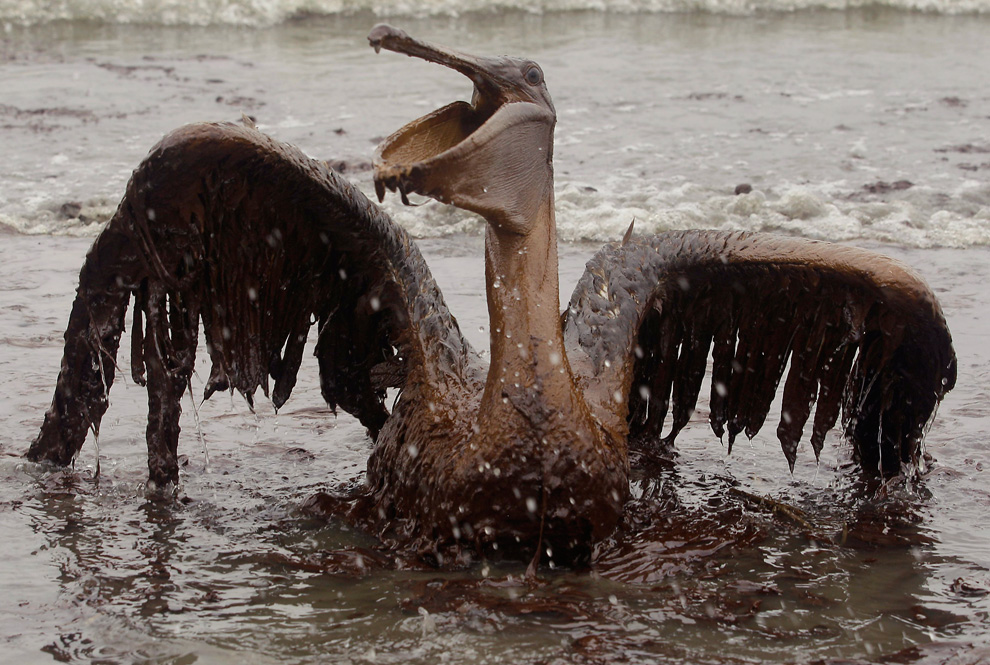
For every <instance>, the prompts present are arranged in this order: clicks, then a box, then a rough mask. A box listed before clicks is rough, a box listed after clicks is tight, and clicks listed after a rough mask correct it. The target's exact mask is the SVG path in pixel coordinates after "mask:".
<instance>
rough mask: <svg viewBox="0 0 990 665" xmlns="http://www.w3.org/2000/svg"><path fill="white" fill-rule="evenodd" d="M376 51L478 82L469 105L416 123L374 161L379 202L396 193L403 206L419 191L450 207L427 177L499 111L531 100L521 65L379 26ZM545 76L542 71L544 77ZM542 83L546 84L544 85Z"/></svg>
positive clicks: (379, 151)
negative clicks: (409, 195) (521, 80)
mask: <svg viewBox="0 0 990 665" xmlns="http://www.w3.org/2000/svg"><path fill="white" fill-rule="evenodd" d="M368 41H369V42H370V43H371V46H373V47H374V49H375V51H376V52H380V51H381V49H383V48H384V49H386V50H389V51H395V52H396V53H404V54H406V55H408V56H410V57H416V58H422V59H423V60H426V61H428V62H434V63H437V64H440V65H444V66H445V67H450V68H451V69H454V70H456V71H458V72H460V73H462V74H464V75H465V76H467V77H468V78H469V79H471V81H472V82H473V83H474V95H473V96H472V100H471V103H470V104H469V103H467V102H463V101H460V102H454V103H452V104H448V105H447V106H444V107H442V108H439V109H437V110H435V111H432V112H431V113H428V114H426V115H425V116H423V117H421V118H419V119H417V120H413V121H412V122H410V123H409V124H407V125H406V126H404V127H402V128H401V129H399V130H398V131H397V132H395V133H394V134H392V135H391V136H389V137H388V138H386V139H385V140H384V141H382V143H381V144H380V145H379V146H378V148H377V150H376V151H375V156H374V171H375V172H374V180H375V192H376V193H377V195H378V199H379V200H383V199H384V197H385V190H386V189H389V190H391V191H398V192H399V193H400V194H401V196H402V200H403V202H404V203H408V199H407V196H406V195H407V193H409V192H416V193H419V194H424V195H426V196H432V197H433V198H436V199H438V200H440V201H443V202H447V203H449V202H451V199H450V197H449V196H447V195H446V193H445V192H444V191H443V187H440V186H437V185H435V184H430V183H428V182H426V180H427V179H425V178H424V177H423V174H424V173H425V172H428V171H430V170H431V167H434V166H437V165H438V163H439V162H440V161H442V160H443V157H444V155H445V154H449V153H450V152H451V151H452V150H455V149H456V148H457V147H458V146H459V145H461V144H463V143H464V142H465V140H466V139H468V137H471V136H472V135H474V134H475V133H476V132H478V131H479V129H480V128H481V127H482V126H483V125H485V123H487V122H488V121H489V120H491V119H492V117H493V116H495V115H496V114H497V113H498V112H499V110H500V109H502V108H503V107H504V106H505V105H507V104H509V103H512V102H524V101H533V99H532V98H531V95H532V94H533V93H531V92H527V91H526V90H524V89H523V87H522V86H520V84H519V80H518V76H516V77H515V78H516V80H513V77H512V74H513V73H515V74H517V75H518V72H519V67H518V64H517V61H514V60H513V59H510V58H503V57H496V58H486V57H478V56H472V55H468V54H465V53H459V52H457V51H454V50H452V49H447V48H444V47H441V46H435V45H433V44H428V43H426V42H422V41H420V40H417V39H413V38H412V37H410V36H409V35H407V34H406V33H405V32H404V31H402V30H399V29H398V28H394V27H392V26H390V25H385V24H379V25H377V26H375V27H374V28H373V29H372V30H371V33H370V34H369V35H368ZM540 75H541V77H542V72H541V74H540ZM540 83H541V84H542V79H541V81H540Z"/></svg>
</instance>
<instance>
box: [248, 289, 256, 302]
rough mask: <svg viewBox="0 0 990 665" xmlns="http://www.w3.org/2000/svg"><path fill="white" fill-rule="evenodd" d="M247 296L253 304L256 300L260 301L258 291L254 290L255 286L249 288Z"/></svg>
mask: <svg viewBox="0 0 990 665" xmlns="http://www.w3.org/2000/svg"><path fill="white" fill-rule="evenodd" d="M247 294H248V300H250V301H251V302H254V301H255V300H257V299H258V289H256V288H254V287H253V286H249V287H248V290H247Z"/></svg>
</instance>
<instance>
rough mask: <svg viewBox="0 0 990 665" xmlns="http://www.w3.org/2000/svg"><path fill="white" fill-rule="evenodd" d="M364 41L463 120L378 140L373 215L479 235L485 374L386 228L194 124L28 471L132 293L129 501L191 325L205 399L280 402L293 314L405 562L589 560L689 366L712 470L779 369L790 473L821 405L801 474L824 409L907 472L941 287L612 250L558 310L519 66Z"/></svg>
mask: <svg viewBox="0 0 990 665" xmlns="http://www.w3.org/2000/svg"><path fill="white" fill-rule="evenodd" d="M369 41H370V43H371V45H372V46H373V47H374V48H375V50H376V51H378V50H380V49H386V50H390V51H394V52H397V53H403V54H406V55H408V56H413V57H416V58H421V59H423V60H426V61H429V62H433V63H437V64H440V65H444V66H447V67H450V68H453V69H455V70H457V71H458V72H460V73H462V74H464V75H465V76H467V77H468V78H469V79H470V80H471V81H472V83H473V84H474V92H473V96H472V99H471V102H470V103H468V102H463V101H459V102H454V103H452V104H450V105H447V106H444V107H443V108H440V109H437V110H435V111H433V112H431V113H428V114H427V115H425V116H423V117H421V118H419V119H417V120H414V121H413V122H411V123H409V124H407V125H406V126H404V127H402V128H401V129H399V130H398V131H397V132H395V133H394V134H392V135H391V136H389V137H388V138H386V139H385V140H384V141H383V142H382V143H381V145H380V146H379V147H378V149H377V151H376V154H375V158H374V183H375V189H376V192H377V194H378V197H379V200H382V199H383V198H384V196H385V195H386V194H387V192H388V191H393V192H398V193H399V195H400V196H401V197H402V199H403V201H407V196H408V195H409V194H412V193H416V194H419V195H423V196H426V197H430V198H433V199H435V200H437V201H440V202H443V203H446V204H450V205H454V206H457V207H459V208H462V209H465V210H468V211H472V212H474V213H477V214H478V215H480V216H481V217H483V218H484V220H485V222H486V226H485V278H486V284H487V287H486V291H487V300H488V313H489V317H490V326H489V330H490V354H489V356H488V360H487V361H486V360H485V359H484V357H483V356H482V355H481V354H479V353H477V352H476V351H475V350H474V349H473V348H472V347H471V346H470V344H468V342H467V341H466V340H465V338H464V336H463V335H462V333H461V331H460V329H459V328H458V324H457V321H456V320H455V318H454V317H453V315H452V314H451V313H450V312H449V310H448V308H447V306H446V304H445V303H444V299H443V296H442V295H441V293H440V289H439V288H438V286H437V284H436V282H435V281H434V279H433V277H432V276H431V275H430V271H429V268H428V267H427V265H426V263H425V261H424V259H423V257H422V256H421V254H420V252H419V250H418V249H417V247H416V245H415V243H414V242H413V240H412V239H411V238H410V237H409V235H408V234H407V232H406V231H404V230H403V229H402V228H401V227H399V226H398V225H396V224H395V223H394V222H393V221H392V220H391V219H390V218H389V217H388V216H387V215H386V214H385V213H384V212H383V211H382V210H381V209H380V208H378V207H377V206H376V205H375V204H374V203H372V202H371V201H369V200H368V199H367V198H366V197H365V196H364V195H363V194H362V193H361V192H360V191H359V190H358V189H357V188H356V187H355V186H354V185H352V184H351V183H349V182H347V181H346V180H344V179H343V178H342V177H340V176H339V175H337V174H336V173H334V172H333V171H332V170H331V169H330V168H329V167H328V166H327V164H326V163H324V162H322V161H318V160H314V159H311V158H309V157H306V156H305V155H304V154H303V153H302V152H301V151H299V150H298V149H297V148H295V147H292V146H290V145H286V144H282V143H279V142H277V141H275V140H273V139H271V138H269V137H268V136H266V135H264V134H263V133H261V132H259V131H258V130H257V129H255V128H254V127H253V126H241V125H234V124H194V125H190V126H186V127H182V128H180V129H178V130H176V131H174V132H172V133H170V134H168V135H167V136H166V137H165V138H164V139H162V141H161V142H160V143H158V145H156V146H155V147H154V148H153V149H152V150H151V152H150V154H149V155H148V157H147V158H146V159H145V160H144V162H142V164H141V165H140V166H139V167H138V168H137V170H135V172H134V174H133V176H132V177H131V180H130V182H129V184H128V185H127V190H126V193H125V195H124V197H123V200H122V201H121V203H120V206H119V207H118V209H117V211H116V213H115V214H114V216H113V218H112V219H111V220H110V221H109V223H108V224H107V226H106V227H105V228H104V230H103V231H102V232H101V234H100V235H99V237H98V238H97V239H96V241H95V242H94V244H93V246H92V248H91V249H90V251H89V253H88V255H87V257H86V260H85V263H84V265H83V267H82V271H81V274H80V279H79V288H78V292H77V296H76V298H75V301H74V304H73V307H72V311H71V314H70V317H69V322H68V327H67V329H66V332H65V350H64V356H63V359H62V366H61V371H60V373H59V376H58V380H57V384H56V388H55V395H54V399H53V401H52V404H51V407H50V408H49V410H48V411H47V413H46V415H45V419H44V423H43V425H42V427H41V431H40V433H39V435H38V437H37V439H36V440H35V441H34V442H33V444H32V445H31V447H30V449H29V451H28V453H27V457H28V458H29V459H31V460H35V461H48V462H52V463H55V464H59V465H67V464H70V463H71V462H72V460H73V459H74V457H75V456H76V455H77V453H78V452H79V450H80V448H81V447H82V445H83V443H84V441H85V439H86V436H87V432H88V431H89V430H93V431H94V432H96V433H97V434H98V431H99V426H100V421H101V418H102V417H103V415H104V413H105V411H106V409H107V406H108V401H107V399H108V398H107V396H108V392H109V390H110V387H111V385H112V383H113V381H114V376H115V371H116V369H117V364H116V360H115V359H116V356H117V352H118V347H119V344H120V340H121V334H122V331H123V328H124V324H125V314H126V311H127V308H128V305H129V302H130V299H131V298H133V300H134V304H133V307H132V308H131V309H132V322H131V337H130V340H131V341H130V356H131V362H130V364H131V373H132V375H133V378H134V380H135V381H136V382H137V383H139V384H142V385H146V386H147V392H148V406H149V411H148V426H147V444H148V466H149V483H150V484H152V485H153V486H155V487H165V486H168V485H169V483H172V484H175V483H177V482H178V479H179V475H178V463H177V445H178V439H179V414H180V397H181V396H182V395H183V394H184V392H185V391H186V390H191V386H190V376H191V374H192V372H193V366H194V359H195V353H196V348H197V342H198V340H199V326H200V324H202V327H203V333H204V337H205V341H206V348H207V352H208V353H209V355H210V359H211V361H212V370H211V373H210V376H209V379H208V381H207V383H206V388H205V395H204V399H205V398H208V397H209V396H210V395H211V394H213V393H214V392H216V391H221V390H223V391H227V390H229V391H235V390H236V391H238V392H240V393H241V394H243V395H244V396H245V397H246V398H247V399H248V400H249V401H250V400H251V399H252V396H253V395H254V394H255V392H256V391H257V389H258V388H259V387H260V388H261V389H262V390H263V391H264V392H265V394H266V395H268V394H269V390H270V398H271V400H272V401H273V403H274V405H275V407H276V408H278V407H280V406H281V405H282V404H283V403H284V402H285V401H286V400H287V399H288V398H289V395H290V393H291V391H292V388H293V386H294V384H295V380H296V373H297V370H298V368H299V366H300V362H301V360H302V356H303V350H304V346H305V342H306V339H307V335H308V334H309V331H310V328H311V326H312V325H313V323H314V322H315V323H316V325H317V331H318V332H317V340H316V345H315V355H316V358H317V360H318V362H319V370H320V382H321V390H322V395H323V398H324V399H325V400H326V402H327V404H328V405H329V406H330V408H331V409H334V410H335V409H337V408H341V409H343V410H344V411H347V412H348V413H351V414H353V415H354V416H355V417H357V418H358V419H359V420H360V422H361V423H362V424H363V425H364V426H365V427H366V428H367V431H368V435H369V437H370V438H371V440H372V441H373V442H374V443H373V447H372V450H371V454H370V458H369V461H368V468H367V476H366V485H365V487H364V489H363V493H362V494H363V499H364V501H365V502H366V503H367V505H368V506H369V507H370V514H371V515H372V516H373V517H372V522H373V523H374V525H375V527H374V528H375V529H376V531H377V532H379V533H384V532H388V533H391V534H393V535H394V536H395V537H396V539H397V540H396V541H397V542H403V543H407V544H409V545H411V546H417V547H432V548H434V549H439V548H444V547H452V548H459V549H463V550H466V551H476V552H479V553H481V554H482V555H488V554H491V553H493V552H495V551H498V553H499V554H500V555H507V556H518V557H527V556H533V554H534V553H536V556H537V558H538V557H539V556H540V554H539V552H541V551H544V550H545V549H546V548H548V547H549V548H552V550H553V552H554V559H555V560H557V561H567V560H571V559H578V558H581V557H586V556H587V554H588V552H589V551H590V548H591V547H592V545H593V544H594V543H596V542H598V541H601V540H602V539H604V538H606V537H608V536H609V535H610V534H611V533H612V532H613V530H614V529H615V527H616V525H617V523H618V522H619V520H620V517H621V515H622V512H623V505H624V503H625V502H626V500H627V498H628V497H629V474H630V450H633V451H640V452H641V453H642V454H645V455H651V454H656V453H658V452H660V451H662V450H664V449H665V448H668V447H669V446H671V445H672V444H673V441H674V439H675V437H676V436H677V434H678V433H679V432H680V431H681V430H682V428H684V426H685V425H686V424H687V422H688V420H689V418H690V416H691V414H692V412H693V409H694V406H695V404H696V403H697V401H698V397H699V393H700V390H701V385H702V381H703V378H704V376H705V374H706V366H707V364H708V360H709V358H711V364H712V379H711V386H712V388H711V396H710V412H711V415H710V421H711V426H712V429H713V431H714V433H715V434H716V435H718V436H719V437H720V438H722V437H724V436H726V435H727V437H728V445H729V450H730V452H731V446H732V443H733V441H734V440H735V438H736V437H737V435H738V434H740V433H745V434H746V435H747V436H749V437H752V436H754V435H755V434H756V432H757V431H758V430H760V428H761V427H762V426H763V424H764V421H765V419H766V416H767V413H768V411H769V409H770V405H771V401H772V400H773V398H774V395H775V394H776V392H777V388H778V384H779V382H780V381H781V379H782V378H783V380H784V385H783V395H782V416H781V420H780V423H779V424H778V426H777V436H778V438H779V440H780V444H781V447H782V450H783V453H784V455H785V457H786V459H787V461H788V463H789V464H790V466H791V469H792V470H793V466H794V462H795V459H796V453H797V446H798V442H799V440H800V439H801V437H802V434H803V431H804V428H805V425H806V424H807V422H808V420H809V419H810V416H811V412H812V407H813V406H815V405H816V404H817V406H816V407H815V409H814V413H815V416H814V419H813V424H812V426H811V437H810V439H811V445H812V449H813V450H814V453H815V455H816V457H817V456H818V455H819V453H820V451H821V449H822V444H823V440H824V437H825V434H826V432H827V431H828V430H830V429H831V428H832V427H833V426H834V425H835V424H836V422H837V420H838V418H839V412H840V407H841V410H842V427H843V429H844V434H845V437H846V438H847V439H848V440H849V441H850V442H851V445H852V449H853V454H854V457H855V459H856V460H858V462H859V464H860V466H861V467H862V469H863V470H864V472H866V473H868V474H873V475H879V476H881V477H891V476H895V475H897V474H900V473H902V472H903V471H905V470H907V471H909V472H910V470H912V469H916V468H917V466H918V461H919V458H920V456H921V454H922V439H923V435H924V433H925V431H926V426H927V425H928V423H929V422H930V419H931V418H932V417H933V414H934V412H935V409H936V407H937V405H938V403H939V401H940V400H941V399H942V397H943V396H944V395H945V393H946V392H947V391H949V390H950V389H951V388H952V387H953V384H954V382H955V376H956V360H955V355H954V352H953V349H952V342H951V337H950V334H949V331H948V329H947V327H946V324H945V319H944V317H943V315H942V312H941V309H940V306H939V304H938V302H937V300H936V298H935V296H934V295H933V294H932V292H931V291H930V289H929V288H928V287H927V286H926V285H925V283H924V282H923V281H922V280H921V279H920V278H919V277H918V276H917V275H916V274H915V273H914V272H912V271H911V270H910V269H909V268H907V267H905V266H904V265H901V264H900V263H898V262H896V261H894V260H891V259H888V258H885V257H883V256H879V255H877V254H875V253H871V252H867V251H864V250H861V249H857V248H853V247H845V246H838V245H833V244H828V243H824V242H815V241H810V240H803V239H799V238H792V237H775V236H772V235H760V234H754V233H725V232H715V231H687V232H669V233H664V234H661V235H657V236H653V237H633V236H632V234H631V233H630V234H627V237H626V238H624V239H623V240H622V241H621V242H617V243H614V244H610V245H607V246H605V247H604V248H603V249H601V250H600V251H599V252H598V253H597V254H596V255H595V256H594V257H593V258H592V259H591V260H590V261H589V263H588V265H587V270H586V272H585V273H584V275H583V276H582V277H581V279H580V280H579V281H578V284H577V286H576V288H575V290H574V294H573V296H572V297H571V299H570V303H569V304H568V306H567V307H566V309H565V310H564V312H563V313H562V314H561V312H560V311H559V302H560V301H559V293H558V266H557V238H556V235H557V234H556V222H555V217H554V187H553V137H554V125H555V123H556V112H555V110H554V106H553V103H552V101H551V98H550V94H549V93H548V91H547V86H546V83H545V81H544V75H543V71H542V70H541V69H540V67H539V65H538V64H537V63H535V62H533V61H531V60H525V59H517V58H510V57H494V58H491V57H475V56H471V55H467V54H464V53H459V52H456V51H453V50H450V49H446V48H442V47H439V46H435V45H431V44H428V43H425V42H422V41H419V40H417V39H414V38H412V37H410V36H408V35H407V34H406V33H405V32H403V31H401V30H398V29H396V28H393V27H390V26H386V25H379V26H376V27H375V28H374V29H373V30H372V31H371V33H370V35H369ZM788 368H789V369H788ZM785 370H787V372H786V377H784V373H785ZM269 379H271V380H272V381H273V382H274V383H273V386H271V387H269ZM390 389H395V390H397V391H398V397H397V399H396V400H395V402H394V404H393V405H392V407H391V408H389V407H388V406H387V403H386V391H388V390H390ZM668 411H669V412H670V413H669V417H668ZM665 422H668V424H667V425H666V426H665ZM665 429H666V434H664V430H665Z"/></svg>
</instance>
